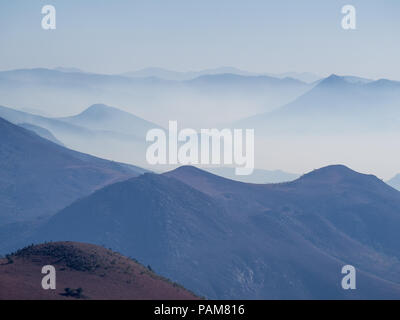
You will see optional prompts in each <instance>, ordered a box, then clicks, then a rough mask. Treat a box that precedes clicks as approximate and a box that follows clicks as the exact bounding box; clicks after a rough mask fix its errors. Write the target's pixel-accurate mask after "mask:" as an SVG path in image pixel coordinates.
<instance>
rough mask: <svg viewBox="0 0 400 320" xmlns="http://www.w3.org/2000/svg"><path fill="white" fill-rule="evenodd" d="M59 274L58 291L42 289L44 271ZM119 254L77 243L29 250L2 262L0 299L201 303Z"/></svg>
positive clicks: (10, 256)
mask: <svg viewBox="0 0 400 320" xmlns="http://www.w3.org/2000/svg"><path fill="white" fill-rule="evenodd" d="M45 265H52V266H54V267H55V271H56V288H55V290H44V289H42V287H41V283H42V278H43V277H44V275H43V274H42V272H41V271H42V267H43V266H45ZM149 268H151V267H144V266H142V265H140V264H139V263H138V262H136V261H134V260H132V259H129V258H127V257H124V256H122V255H121V254H119V253H116V252H113V251H111V250H108V249H105V248H103V247H100V246H95V245H91V244H85V243H77V242H57V243H46V244H40V245H36V246H29V247H26V248H24V249H21V250H18V251H17V252H15V253H13V254H10V255H8V256H7V258H3V259H0V283H1V287H0V300H31V299H34V300H44V299H46V300H52V299H85V300H87V299H107V300H112V299H140V300H143V299H148V300H157V299H162V300H183V299H184V300H192V299H198V297H196V296H195V295H194V294H193V293H191V292H189V291H187V290H185V289H184V288H183V287H181V286H179V285H177V284H176V283H172V282H170V281H168V280H167V279H165V278H162V277H160V276H158V275H156V274H155V273H154V272H152V271H151V269H149Z"/></svg>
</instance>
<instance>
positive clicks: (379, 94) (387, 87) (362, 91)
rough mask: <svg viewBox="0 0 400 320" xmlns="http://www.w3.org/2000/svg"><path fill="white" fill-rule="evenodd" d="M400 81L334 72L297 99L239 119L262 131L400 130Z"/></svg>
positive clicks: (245, 124)
mask: <svg viewBox="0 0 400 320" xmlns="http://www.w3.org/2000/svg"><path fill="white" fill-rule="evenodd" d="M399 103H400V82H396V81H389V80H378V81H368V80H366V79H360V78H355V77H340V76H337V75H331V76H330V77H328V78H326V79H324V80H322V81H320V82H319V83H318V85H316V86H315V87H314V88H312V89H311V90H310V91H308V92H307V93H305V94H303V95H302V96H300V97H299V98H297V99H296V100H295V101H293V102H291V103H289V104H287V105H285V106H283V107H281V108H279V109H277V110H275V111H273V112H270V113H264V114H260V115H258V116H254V117H251V118H248V119H245V120H243V121H241V122H239V124H240V125H242V126H243V125H244V126H247V127H251V128H256V130H257V131H258V132H259V133H260V132H263V133H268V132H269V133H274V132H278V133H339V134H340V133H342V132H343V131H345V132H387V131H389V132H390V131H393V130H395V131H398V125H399V122H398V119H399V117H400V109H399V107H398V106H399Z"/></svg>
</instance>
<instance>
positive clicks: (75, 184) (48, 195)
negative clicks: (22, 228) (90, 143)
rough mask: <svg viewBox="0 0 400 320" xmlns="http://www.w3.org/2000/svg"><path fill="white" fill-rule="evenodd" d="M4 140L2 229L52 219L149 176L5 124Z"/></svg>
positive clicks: (0, 133)
mask: <svg viewBox="0 0 400 320" xmlns="http://www.w3.org/2000/svg"><path fill="white" fill-rule="evenodd" d="M43 121H45V120H43ZM43 123H44V122H43ZM28 127H30V126H28ZM30 128H31V127H30ZM0 137H1V138H0V141H1V148H0V181H1V184H0V225H1V224H5V223H11V222H15V221H26V220H28V219H34V218H37V217H39V216H47V215H51V214H54V213H56V212H57V211H58V210H60V209H62V208H63V207H65V206H66V205H68V204H69V203H71V202H72V201H74V200H76V199H78V198H80V197H83V196H86V195H88V194H90V193H91V192H93V191H94V190H96V189H98V188H101V187H103V186H105V185H107V184H109V183H112V182H116V181H119V180H123V179H127V178H130V177H134V176H137V175H139V174H141V173H143V172H145V170H143V169H141V168H138V167H135V166H130V165H125V164H119V163H116V162H112V161H106V160H102V159H99V158H96V157H93V156H90V155H87V154H83V153H79V152H76V151H72V150H69V149H66V148H64V147H62V146H60V145H58V144H55V143H53V142H51V141H50V140H48V139H44V138H42V137H40V136H39V135H38V134H36V133H34V132H32V131H31V130H27V129H24V128H22V127H19V126H16V125H14V124H12V123H10V122H8V121H6V120H4V119H2V118H0Z"/></svg>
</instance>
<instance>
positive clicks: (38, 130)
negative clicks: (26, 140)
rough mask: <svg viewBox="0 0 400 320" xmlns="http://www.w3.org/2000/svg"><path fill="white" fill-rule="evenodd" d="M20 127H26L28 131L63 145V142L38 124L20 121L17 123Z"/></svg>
mask: <svg viewBox="0 0 400 320" xmlns="http://www.w3.org/2000/svg"><path fill="white" fill-rule="evenodd" d="M18 125H19V126H20V127H22V128H25V129H28V130H30V131H33V132H35V133H36V134H37V135H39V136H41V137H42V138H45V139H47V140H50V141H51V142H54V143H56V144H59V145H60V146H63V147H65V146H64V145H63V143H62V142H61V141H60V140H58V139H57V138H56V137H55V136H54V135H53V134H52V133H51V132H50V131H49V130H47V129H44V128H42V127H39V126H35V125H34V124H29V123H20V124H18Z"/></svg>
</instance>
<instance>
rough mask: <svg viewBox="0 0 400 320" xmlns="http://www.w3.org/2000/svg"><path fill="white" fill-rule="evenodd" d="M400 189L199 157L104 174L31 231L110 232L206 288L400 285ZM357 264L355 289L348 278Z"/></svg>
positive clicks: (167, 272)
mask: <svg viewBox="0 0 400 320" xmlns="http://www.w3.org/2000/svg"><path fill="white" fill-rule="evenodd" d="M399 209H400V192H398V191H396V190H394V189H393V188H391V187H389V186H387V185H386V184H385V183H383V182H382V181H381V180H379V179H377V178H376V177H375V176H372V175H363V174H360V173H357V172H354V171H352V170H350V169H348V168H347V167H344V166H329V167H325V168H322V169H319V170H315V171H313V172H311V173H309V174H306V175H304V176H302V177H301V178H299V179H297V180H295V181H293V182H288V183H282V184H270V185H268V184H267V185H257V184H246V183H241V182H237V181H232V180H228V179H225V178H222V177H218V176H215V175H213V174H211V173H207V172H205V171H202V170H200V169H196V168H193V167H181V168H179V169H176V170H174V171H172V172H169V173H166V174H163V175H156V174H144V175H141V176H139V177H137V178H132V179H130V180H127V181H124V182H119V183H116V184H113V185H110V186H107V187H105V188H103V189H101V190H99V191H96V192H95V193H93V194H92V195H90V196H88V197H86V198H83V199H80V200H78V201H76V202H75V203H74V204H72V205H70V206H68V207H67V208H65V209H64V210H61V211H60V212H59V213H58V214H56V215H55V216H53V217H52V218H51V219H50V220H49V221H48V222H47V223H45V224H44V225H43V226H41V227H40V228H39V230H38V231H37V232H35V233H34V235H33V236H32V237H30V238H29V239H28V240H26V241H29V242H31V241H35V242H36V241H38V242H42V241H45V240H53V241H54V240H66V239H68V240H73V241H83V242H90V243H94V244H104V245H105V246H107V247H111V248H113V249H115V250H118V251H120V252H122V253H123V254H125V255H131V256H135V257H136V258H137V259H139V261H141V262H143V263H144V264H150V265H151V266H152V268H154V270H156V271H157V272H158V273H160V274H162V275H164V276H166V277H168V278H170V279H173V280H174V281H178V282H179V283H181V284H183V285H184V286H185V287H187V288H189V289H191V290H194V291H195V292H196V293H198V294H200V295H204V296H206V297H208V298H220V299H268V298H271V299H276V298H283V299H293V298H297V299H307V298H311V299H338V298H339V299H343V298H346V299H352V298H354V299H356V298H367V299H382V298H389V299H394V298H399V297H400V276H399V274H400V263H399V259H400V251H399V247H398V243H399V240H400V238H399V237H400V236H399V233H398V226H399V225H400V215H399V212H400V210H399ZM346 264H351V265H354V266H355V267H356V269H357V272H358V273H357V284H358V287H357V290H353V291H351V290H348V291H345V290H343V289H342V288H341V286H340V280H341V277H342V275H341V273H340V271H341V268H342V266H344V265H346Z"/></svg>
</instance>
